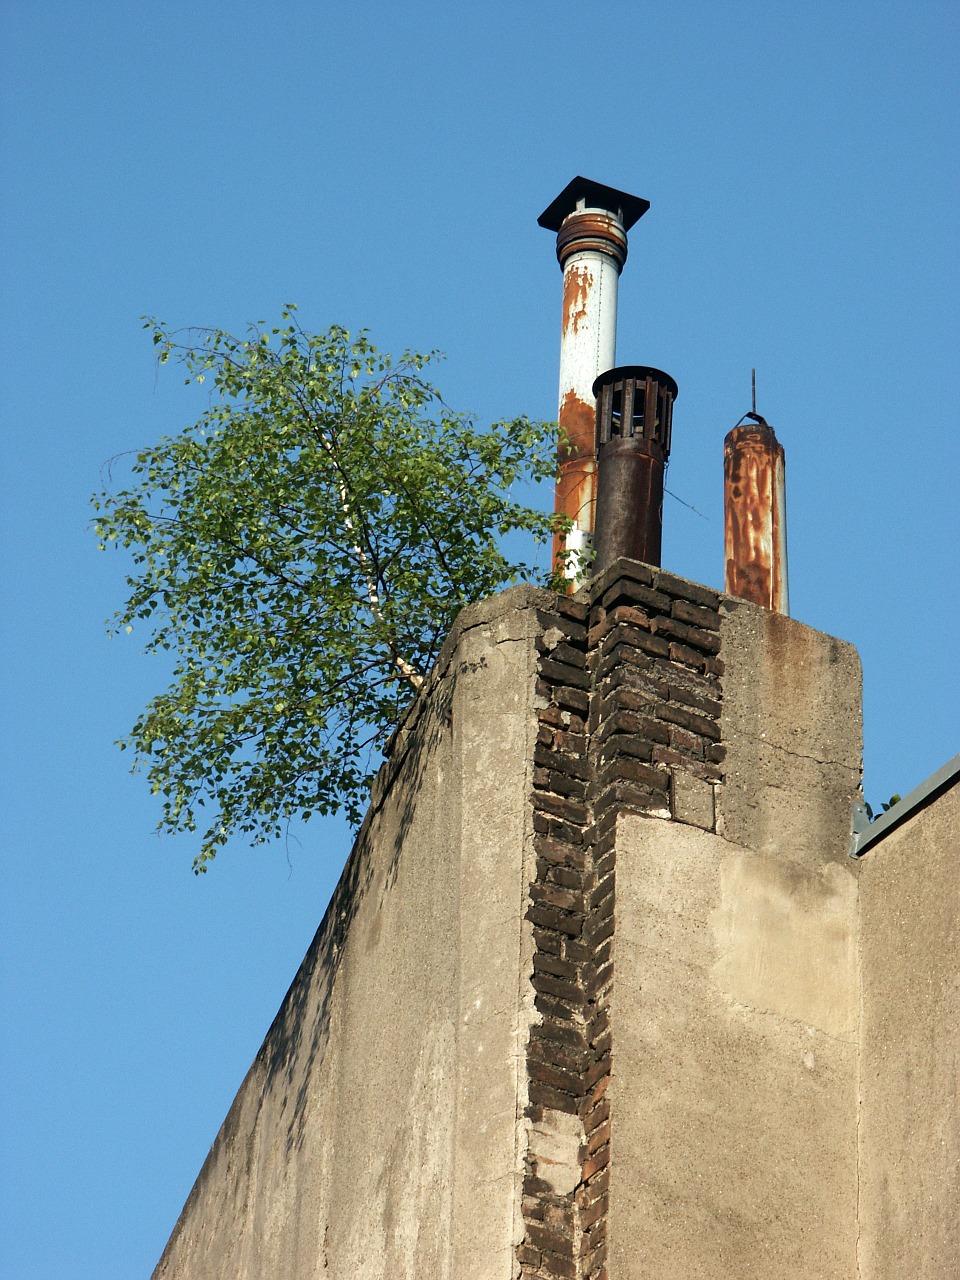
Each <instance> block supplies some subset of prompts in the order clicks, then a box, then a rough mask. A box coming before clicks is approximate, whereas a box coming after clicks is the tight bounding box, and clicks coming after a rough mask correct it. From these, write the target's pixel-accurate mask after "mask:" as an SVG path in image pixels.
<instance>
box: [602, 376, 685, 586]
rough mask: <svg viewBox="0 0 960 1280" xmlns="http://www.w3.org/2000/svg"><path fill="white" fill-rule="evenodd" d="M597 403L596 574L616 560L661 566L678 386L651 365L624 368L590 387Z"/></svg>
mask: <svg viewBox="0 0 960 1280" xmlns="http://www.w3.org/2000/svg"><path fill="white" fill-rule="evenodd" d="M593 392H594V395H595V397H596V401H597V413H596V448H597V468H598V476H597V511H596V517H597V518H596V529H595V532H594V547H595V550H596V557H595V559H594V563H593V571H594V573H600V572H601V570H603V569H605V568H606V567H607V565H609V564H612V563H613V562H614V560H617V559H619V558H620V556H627V557H629V558H630V559H631V560H643V561H644V562H645V563H646V564H654V565H659V564H660V545H661V537H662V533H663V472H664V467H665V466H666V462H667V459H668V458H669V456H670V437H671V433H672V428H673V402H674V400H675V399H676V398H677V384H676V383H675V382H674V380H673V379H672V378H671V377H670V375H669V374H668V373H664V372H663V371H662V370H660V369H651V368H650V367H649V366H648V365H625V366H624V367H623V368H621V369H610V370H608V371H607V372H606V373H604V374H601V375H600V377H599V378H597V380H596V382H595V383H594V384H593Z"/></svg>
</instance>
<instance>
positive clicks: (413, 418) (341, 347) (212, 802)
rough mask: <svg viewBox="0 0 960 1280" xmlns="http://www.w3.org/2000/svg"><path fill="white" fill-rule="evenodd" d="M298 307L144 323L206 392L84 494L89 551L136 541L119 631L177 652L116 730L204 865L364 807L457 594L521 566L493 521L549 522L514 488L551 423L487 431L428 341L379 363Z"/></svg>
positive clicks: (516, 572) (541, 525)
mask: <svg viewBox="0 0 960 1280" xmlns="http://www.w3.org/2000/svg"><path fill="white" fill-rule="evenodd" d="M294 310H295V309H294V308H293V307H292V306H291V307H288V308H285V309H284V311H283V318H282V321H281V323H280V325H279V326H278V327H274V328H265V327H264V326H263V324H262V323H261V324H259V325H257V326H252V327H251V328H250V329H249V331H248V332H247V333H246V335H245V336H243V337H233V336H231V335H230V334H228V333H225V332H222V331H221V330H188V331H186V332H185V333H171V332H169V331H168V330H167V329H166V328H165V327H164V326H163V325H162V324H160V323H158V322H155V321H148V322H147V326H146V327H148V328H149V329H151V330H152V333H153V341H154V343H155V344H156V346H157V348H158V349H159V360H160V362H161V363H166V362H167V361H169V360H175V361H180V362H182V364H183V365H184V367H185V370H186V374H187V378H186V381H187V382H188V383H189V382H192V381H196V382H198V383H202V382H204V381H205V380H208V381H209V382H210V384H211V386H212V394H211V395H210V398H209V402H208V407H207V409H206V411H205V412H204V413H203V415H202V416H201V417H200V419H199V421H198V422H197V423H196V424H195V425H194V426H192V427H190V428H188V429H187V430H185V431H183V432H182V433H181V434H179V435H175V436H171V437H169V438H165V439H161V440H160V441H159V442H158V443H157V444H156V445H154V446H152V447H150V448H147V449H144V450H142V451H141V452H140V453H138V454H136V455H135V457H134V459H133V461H132V474H131V478H130V480H129V481H128V482H127V487H125V488H122V489H120V490H119V491H114V490H113V489H110V490H108V491H105V492H102V493H100V494H98V495H96V496H95V498H94V507H95V509H96V512H97V516H96V520H95V528H96V532H97V534H98V537H99V539H100V542H101V545H103V546H106V545H107V544H108V543H115V544H118V545H119V546H122V547H125V548H127V549H129V551H130V552H131V553H132V558H133V571H132V572H131V574H130V575H129V576H128V577H127V585H128V587H129V592H130V594H129V598H128V600H127V602H126V605H125V606H124V608H123V609H121V610H120V611H119V612H118V614H117V615H116V618H115V620H114V625H115V627H116V629H118V630H127V631H129V630H131V629H132V628H133V627H134V626H135V625H137V624H138V623H145V624H146V625H147V627H148V629H149V638H148V642H147V651H148V652H158V651H161V650H170V651H172V654H173V657H174V672H173V679H172V683H171V684H170V686H169V688H167V689H166V691H165V692H163V693H161V694H160V695H159V696H158V697H156V698H154V699H153V701H152V702H151V703H150V704H149V705H148V707H147V708H146V710H145V711H144V713H143V714H142V715H141V716H140V718H139V719H138V720H137V722H136V724H135V725H134V727H133V730H132V732H131V733H130V735H129V737H128V738H127V739H126V740H125V741H124V742H123V743H121V745H122V746H124V747H129V748H131V749H132V751H133V752H134V755H135V761H134V768H135V769H137V768H139V769H143V770H145V772H146V773H147V775H148V777H149V780H150V784H151V787H152V789H153V791H154V792H155V793H157V794H159V795H160V796H161V798H162V812H161V817H160V821H159V827H160V829H162V830H167V831H171V832H179V831H188V832H193V831H197V830H199V831H200V833H201V842H200V851H199V853H198V855H197V857H196V859H195V861H194V870H195V871H198V872H199V871H203V870H205V869H206V866H207V863H208V862H209V860H210V859H211V858H212V857H214V855H215V854H216V852H217V850H218V849H219V848H220V847H221V846H222V845H223V844H224V842H225V841H226V840H227V839H228V838H229V837H231V836H232V835H234V834H237V833H242V834H243V835H245V836H246V837H247V838H248V839H249V840H250V841H251V842H252V843H254V844H257V843H261V842H263V841H264V840H267V839H271V838H273V837H275V836H277V835H279V834H282V832H283V831H284V829H285V828H286V827H287V824H288V823H289V822H290V820H291V819H295V818H301V817H304V818H306V817H309V816H310V815H311V814H313V813H321V814H323V813H333V812H336V811H338V810H343V811H344V812H345V813H346V815H347V816H348V818H349V819H350V820H351V821H352V822H354V823H356V822H357V821H359V819H360V817H361V816H362V813H363V810H364V808H365V806H366V800H367V795H368V790H369V783H370V780H371V777H372V773H373V772H374V771H375V769H376V767H377V765H378V763H379V761H380V758H381V755H382V749H383V747H384V745H385V743H386V741H387V739H388V738H389V735H390V733H391V732H392V730H393V729H394V728H395V726H396V725H397V723H398V721H399V720H400V718H401V717H402V715H403V713H404V711H405V709H406V707H407V706H408V705H409V703H410V701H411V699H412V698H413V696H414V695H415V694H416V691H417V689H418V688H419V687H420V685H421V684H422V682H423V681H424V679H425V678H426V676H427V674H428V673H429V671H430V669H431V667H432V666H433V663H434V661H435V660H436V657H437V653H438V650H439V647H440V645H441V643H442V641H443V638H444V636H445V634H446V632H447V631H448V629H449V627H450V624H451V622H452V621H453V618H454V616H455V615H456V613H457V612H458V610H459V609H461V608H462V607H463V606H464V605H465V604H468V603H470V602H471V601H474V600H477V599H479V598H481V597H483V596H485V595H488V594H490V593H491V592H493V591H496V590H498V589H500V588H502V587H504V586H505V585H507V584H509V583H511V582H514V581H516V580H518V579H522V578H529V577H531V576H535V570H534V568H533V566H532V565H531V564H529V563H527V562H526V561H524V560H519V559H515V558H511V556H510V555H509V554H508V553H507V551H506V550H505V549H504V547H505V544H504V542H503V538H504V536H505V535H508V534H511V533H514V532H515V531H518V530H519V531H525V532H526V533H527V534H530V535H532V536H533V539H535V540H537V541H540V542H543V541H546V540H547V539H548V538H549V537H551V535H552V533H553V532H554V530H555V528H557V527H561V525H562V521H558V518H557V517H554V516H548V515H545V514H543V513H542V512H540V511H537V510H534V509H532V508H531V507H528V506H525V505H523V504H522V503H521V502H518V501H517V500H516V498H515V497H514V496H513V490H514V487H515V486H516V485H517V483H518V482H519V481H523V480H528V481H537V480H541V479H544V478H546V477H550V476H553V474H554V472H555V466H556V462H555V459H556V427H555V425H551V424H546V423H540V422H531V421H528V420H527V419H526V418H519V419H516V420H515V421H512V422H498V423H495V424H494V425H493V426H492V427H490V428H488V429H486V430H481V429H479V428H478V426H477V425H476V423H475V422H474V421H473V420H472V419H471V418H469V417H465V416H463V415H460V414H456V413H453V412H451V411H450V409H448V407H447V406H446V405H445V404H444V402H443V400H442V399H441V398H440V396H439V394H438V393H437V392H436V390H434V388H433V387H432V386H431V385H430V384H429V383H428V382H427V381H426V379H425V378H424V376H423V370H424V367H425V366H426V365H427V364H428V363H429V362H430V361H431V360H432V359H434V357H435V354H436V353H434V354H433V355H431V356H423V355H417V354H413V353H407V354H406V355H404V356H403V358H402V359H400V360H398V361H393V360H391V358H390V357H389V356H386V355H383V354H381V353H380V352H379V351H377V349H376V348H375V347H374V346H372V345H371V343H370V342H369V340H368V339H367V337H366V335H365V334H361V335H360V336H359V337H358V338H357V339H356V340H354V341H351V339H350V336H349V334H348V333H347V332H346V331H345V330H344V329H341V328H337V327H334V328H331V329H329V330H327V331H326V332H324V333H320V334H310V333H306V332H304V331H303V330H302V329H301V328H300V326H299V324H298V323H297V321H296V318H295V315H294ZM513 541H514V540H512V539H511V543H512V542H513Z"/></svg>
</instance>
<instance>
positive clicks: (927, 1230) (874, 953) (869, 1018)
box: [860, 784, 960, 1280]
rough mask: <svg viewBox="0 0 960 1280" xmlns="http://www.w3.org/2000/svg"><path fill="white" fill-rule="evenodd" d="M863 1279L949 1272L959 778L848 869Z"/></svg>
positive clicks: (958, 1229) (959, 1213)
mask: <svg viewBox="0 0 960 1280" xmlns="http://www.w3.org/2000/svg"><path fill="white" fill-rule="evenodd" d="M860 893H861V920H860V951H861V957H862V972H863V993H862V1013H861V1036H862V1062H861V1116H860V1217H861V1244H860V1255H861V1272H860V1274H861V1276H862V1278H863V1280H899V1277H901V1276H910V1277H911V1280H941V1277H944V1276H952V1275H956V1274H957V1273H958V1271H960V1111H958V1104H960V1087H958V1085H960V1061H958V1059H960V785H956V784H954V785H953V787H952V788H951V789H950V790H948V791H946V792H945V793H944V794H942V795H940V796H939V797H938V798H937V799H936V800H934V801H933V802H932V803H931V804H930V805H929V806H928V807H926V808H924V809H921V810H919V811H918V812H917V813H916V814H914V815H913V816H912V817H911V818H909V819H908V820H907V821H906V822H905V823H904V824H903V825H902V826H900V827H898V828H897V829H896V830H894V831H892V832H890V834H889V835H887V836H886V837H885V838H884V839H883V840H882V841H880V842H879V843H878V844H877V845H875V846H874V847H873V849H871V850H870V851H869V852H868V853H867V854H866V855H865V856H864V858H863V860H862V863H861V865H860Z"/></svg>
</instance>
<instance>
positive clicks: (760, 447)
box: [723, 426, 787, 612]
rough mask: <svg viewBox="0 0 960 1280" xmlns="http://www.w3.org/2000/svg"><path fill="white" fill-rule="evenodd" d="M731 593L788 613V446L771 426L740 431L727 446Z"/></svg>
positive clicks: (726, 510) (726, 549) (726, 538)
mask: <svg viewBox="0 0 960 1280" xmlns="http://www.w3.org/2000/svg"><path fill="white" fill-rule="evenodd" d="M723 478H724V503H723V509H724V555H725V559H726V573H725V590H726V591H727V593H728V594H729V595H733V596H739V597H740V599H742V600H750V601H752V602H753V603H754V604H760V605H764V606H765V607H766V608H768V609H774V610H776V611H778V612H782V611H783V609H784V602H785V600H786V585H787V584H786V577H785V575H786V564H785V563H784V562H783V560H784V557H783V554H782V550H783V548H784V546H785V540H784V532H785V531H784V529H783V525H782V521H783V511H782V509H781V501H782V493H783V446H782V445H781V444H780V443H779V441H778V440H777V437H776V435H775V434H774V433H773V431H772V430H771V429H770V428H769V427H762V426H749V427H735V428H734V429H733V431H731V432H730V433H729V435H728V436H727V438H726V440H725V441H724V447H723Z"/></svg>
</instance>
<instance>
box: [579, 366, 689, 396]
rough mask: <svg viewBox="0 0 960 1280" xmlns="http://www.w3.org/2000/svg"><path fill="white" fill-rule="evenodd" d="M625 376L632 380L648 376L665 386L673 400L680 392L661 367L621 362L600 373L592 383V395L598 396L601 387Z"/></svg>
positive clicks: (644, 379) (639, 380)
mask: <svg viewBox="0 0 960 1280" xmlns="http://www.w3.org/2000/svg"><path fill="white" fill-rule="evenodd" d="M625 378H632V379H633V380H634V382H646V380H647V379H648V378H649V379H650V381H651V382H656V383H657V384H658V386H661V387H666V388H667V389H668V390H669V392H670V395H671V396H672V397H673V399H674V400H676V398H677V396H678V395H679V394H680V392H679V390H678V388H677V384H676V383H675V382H674V380H673V379H672V378H671V377H670V375H669V373H664V372H663V370H662V369H654V368H653V367H652V366H651V365H648V364H621V365H618V366H617V368H616V369H608V370H607V371H606V373H601V375H600V377H599V378H597V380H596V382H594V384H593V394H594V396H596V397H599V395H600V391H601V388H603V387H605V386H606V385H607V384H608V383H610V382H623V380H624V379H625Z"/></svg>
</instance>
